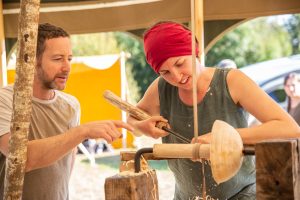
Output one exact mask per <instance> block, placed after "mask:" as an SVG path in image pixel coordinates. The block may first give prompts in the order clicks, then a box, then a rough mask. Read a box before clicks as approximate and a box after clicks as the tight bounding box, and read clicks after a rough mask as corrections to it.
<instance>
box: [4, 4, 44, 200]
mask: <svg viewBox="0 0 300 200" xmlns="http://www.w3.org/2000/svg"><path fill="white" fill-rule="evenodd" d="M39 7H40V1H39V0H22V1H21V4H20V15H19V27H18V28H19V30H18V53H17V67H16V79H15V80H16V81H15V84H14V95H13V114H12V121H11V128H10V132H11V138H10V141H9V154H8V157H7V159H6V170H5V182H4V199H21V198H22V191H23V182H24V175H25V165H26V160H27V143H28V137H27V136H28V132H29V125H30V115H31V107H32V85H33V77H34V69H35V57H36V56H35V53H36V43H37V30H38V21H39Z"/></svg>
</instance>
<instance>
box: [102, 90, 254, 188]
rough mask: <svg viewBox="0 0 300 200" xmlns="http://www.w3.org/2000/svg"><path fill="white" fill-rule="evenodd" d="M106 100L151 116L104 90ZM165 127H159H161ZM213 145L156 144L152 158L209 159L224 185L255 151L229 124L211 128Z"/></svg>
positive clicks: (139, 115) (140, 117) (137, 115)
mask: <svg viewBox="0 0 300 200" xmlns="http://www.w3.org/2000/svg"><path fill="white" fill-rule="evenodd" d="M103 96H104V98H105V99H106V100H107V101H108V102H110V103H111V104H113V105H114V106H116V107H118V108H120V109H121V110H123V111H126V112H128V113H129V114H130V115H132V117H134V118H136V119H138V120H145V119H148V118H149V117H150V115H148V114H147V113H145V112H144V111H142V110H141V109H139V108H137V107H135V106H133V105H131V104H129V103H128V102H126V101H124V100H122V99H121V98H119V97H118V96H117V95H115V94H113V93H112V92H110V91H108V90H107V91H105V92H104V94H103ZM163 126H165V125H164V124H160V126H159V127H160V128H162V127H163ZM211 133H212V139H211V143H210V144H198V143H195V144H155V145H154V146H153V156H154V157H156V158H165V159H170V158H190V159H193V160H197V161H200V160H201V159H206V160H209V161H210V162H211V168H212V173H213V177H214V179H215V181H216V182H217V183H222V182H224V181H226V180H228V179H230V178H231V177H233V176H234V175H235V174H236V173H237V172H238V170H239V169H240V167H241V164H242V161H243V153H246V154H253V151H252V150H249V149H248V148H247V150H245V149H244V147H243V142H242V139H241V137H240V135H239V133H238V132H237V131H236V130H235V129H234V128H233V127H232V126H230V125H229V124H227V123H226V122H223V121H220V120H216V121H215V122H214V124H213V128H212V132H211Z"/></svg>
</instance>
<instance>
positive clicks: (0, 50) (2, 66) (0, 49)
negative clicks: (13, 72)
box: [0, 1, 7, 87]
mask: <svg viewBox="0 0 300 200" xmlns="http://www.w3.org/2000/svg"><path fill="white" fill-rule="evenodd" d="M6 73H7V70H6V53H5V36H4V22H3V3H2V1H0V87H3V86H5V85H7V75H6Z"/></svg>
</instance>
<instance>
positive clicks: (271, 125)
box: [227, 70, 300, 144]
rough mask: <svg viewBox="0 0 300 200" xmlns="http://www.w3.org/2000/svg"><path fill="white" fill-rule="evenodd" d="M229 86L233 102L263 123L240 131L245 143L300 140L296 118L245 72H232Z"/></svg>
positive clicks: (228, 78) (228, 80)
mask: <svg viewBox="0 0 300 200" xmlns="http://www.w3.org/2000/svg"><path fill="white" fill-rule="evenodd" d="M227 83H228V88H229V92H230V94H231V97H232V99H233V101H234V102H235V103H236V104H239V105H241V107H243V108H244V109H245V110H247V111H248V112H249V113H251V114H252V115H253V116H255V117H256V118H257V119H258V120H259V121H261V122H262V124H260V125H258V126H254V127H251V128H241V129H237V130H238V132H239V133H240V135H241V137H242V140H243V142H244V143H246V144H253V143H256V142H259V141H261V140H265V139H275V138H295V137H299V136H300V128H299V126H298V125H297V123H296V122H295V121H294V120H293V119H292V117H291V116H290V115H289V114H288V113H287V112H285V111H284V110H283V109H282V108H281V107H280V106H279V105H278V104H277V103H276V102H275V101H274V100H273V99H272V98H271V97H269V96H268V95H267V94H266V93H265V92H264V91H263V90H262V89H261V88H260V87H258V85H256V84H255V83H254V82H253V81H252V80H251V79H250V78H248V77H247V76H246V75H245V74H243V73H242V72H241V71H239V70H231V71H230V72H229V73H228V76H227Z"/></svg>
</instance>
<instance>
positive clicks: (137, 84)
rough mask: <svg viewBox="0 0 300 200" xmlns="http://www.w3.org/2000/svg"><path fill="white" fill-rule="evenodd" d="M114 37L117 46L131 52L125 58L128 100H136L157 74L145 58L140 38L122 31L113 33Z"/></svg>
mask: <svg viewBox="0 0 300 200" xmlns="http://www.w3.org/2000/svg"><path fill="white" fill-rule="evenodd" d="M115 38H116V41H117V44H118V47H119V48H120V49H122V50H123V51H126V52H129V53H130V54H131V57H130V58H128V59H127V64H126V74H127V79H128V84H129V88H130V93H131V99H130V100H131V101H133V102H137V101H138V100H139V99H140V98H141V97H142V95H143V94H144V93H145V91H146V90H147V88H148V86H149V85H150V84H151V83H152V81H153V80H154V79H155V78H156V77H157V75H156V73H155V72H154V71H153V70H152V69H151V67H150V66H149V65H148V63H147V62H146V60H145V56H144V50H143V48H144V47H143V44H142V42H141V40H139V39H137V38H135V37H133V36H131V35H130V34H126V33H122V32H117V33H115ZM132 89H133V90H132Z"/></svg>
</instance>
